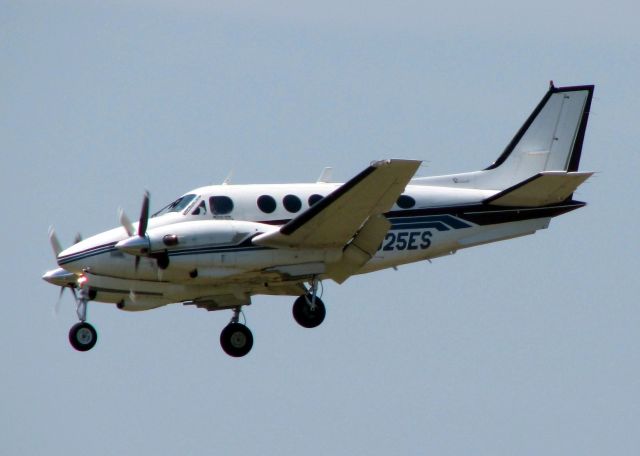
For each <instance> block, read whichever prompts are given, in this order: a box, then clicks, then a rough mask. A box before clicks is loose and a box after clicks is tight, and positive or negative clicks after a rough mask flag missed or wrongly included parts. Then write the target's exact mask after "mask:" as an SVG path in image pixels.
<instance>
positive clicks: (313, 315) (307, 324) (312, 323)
mask: <svg viewBox="0 0 640 456" xmlns="http://www.w3.org/2000/svg"><path fill="white" fill-rule="evenodd" d="M307 300H309V301H311V296H309V295H302V296H300V297H299V298H298V299H296V300H295V302H294V303H293V318H294V319H295V320H296V321H297V322H298V324H299V325H300V326H302V327H304V328H315V327H316V326H319V325H320V323H322V322H323V321H324V316H325V315H326V313H327V311H326V309H325V307H324V303H323V302H322V300H321V299H320V298H318V297H317V296H316V306H315V309H313V310H311V305H310V304H309V302H308V301H307Z"/></svg>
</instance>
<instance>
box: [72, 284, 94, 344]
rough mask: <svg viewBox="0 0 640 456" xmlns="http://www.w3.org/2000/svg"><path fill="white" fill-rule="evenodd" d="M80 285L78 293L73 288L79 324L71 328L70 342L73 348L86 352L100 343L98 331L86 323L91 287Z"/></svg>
mask: <svg viewBox="0 0 640 456" xmlns="http://www.w3.org/2000/svg"><path fill="white" fill-rule="evenodd" d="M83 285H84V283H82V284H80V285H79V286H80V292H79V293H76V291H75V289H74V288H72V289H71V290H72V291H73V296H74V297H75V299H76V313H77V314H78V319H79V320H80V322H79V323H76V324H75V325H73V326H72V327H71V330H70V331H69V342H70V343H71V346H72V347H73V348H75V349H76V350H78V351H81V352H85V351H88V350H91V349H92V348H93V346H94V345H95V344H96V342H97V341H98V333H97V332H96V329H95V328H94V327H93V326H92V325H90V324H89V323H87V322H86V319H87V303H88V302H89V299H90V297H89V287H88V286H83Z"/></svg>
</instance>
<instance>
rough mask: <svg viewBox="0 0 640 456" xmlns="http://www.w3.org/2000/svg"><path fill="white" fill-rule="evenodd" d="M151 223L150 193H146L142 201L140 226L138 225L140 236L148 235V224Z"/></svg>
mask: <svg viewBox="0 0 640 456" xmlns="http://www.w3.org/2000/svg"><path fill="white" fill-rule="evenodd" d="M148 222H149V192H148V191H147V192H144V199H143V200H142V210H141V211H140V224H138V236H144V235H145V234H146V233H147V223H148Z"/></svg>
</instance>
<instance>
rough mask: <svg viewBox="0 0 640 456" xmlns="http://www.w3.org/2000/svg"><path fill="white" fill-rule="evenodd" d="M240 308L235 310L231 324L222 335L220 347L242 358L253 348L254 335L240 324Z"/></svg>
mask: <svg viewBox="0 0 640 456" xmlns="http://www.w3.org/2000/svg"><path fill="white" fill-rule="evenodd" d="M239 320H240V307H236V308H235V309H233V317H231V322H230V323H229V324H228V325H227V326H226V327H225V328H224V329H223V330H222V332H221V333H220V345H221V346H222V349H223V350H224V352H225V353H226V354H227V355H229V356H233V357H234V358H240V357H241V356H244V355H246V354H247V353H249V352H250V351H251V347H253V334H251V330H250V329H249V328H247V327H246V326H245V325H243V324H242V323H240V321H239Z"/></svg>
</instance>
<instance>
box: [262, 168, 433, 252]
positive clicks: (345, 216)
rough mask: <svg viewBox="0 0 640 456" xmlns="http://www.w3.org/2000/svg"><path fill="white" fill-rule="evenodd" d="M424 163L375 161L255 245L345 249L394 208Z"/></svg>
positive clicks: (263, 235)
mask: <svg viewBox="0 0 640 456" xmlns="http://www.w3.org/2000/svg"><path fill="white" fill-rule="evenodd" d="M420 163H421V162H420V161H418V160H384V161H377V162H374V163H372V164H371V166H369V167H368V168H367V169H365V170H364V171H362V172H361V173H360V174H358V175H357V176H355V177H354V178H352V179H351V180H349V181H348V182H346V183H345V184H343V185H342V186H340V187H339V188H337V189H336V190H334V191H333V192H332V193H330V194H329V195H327V196H326V197H324V198H323V199H321V200H320V201H319V202H318V203H316V204H315V205H313V206H312V207H310V208H309V209H307V210H306V211H305V212H303V213H302V214H300V215H299V216H297V217H296V218H294V219H293V220H291V221H290V222H288V223H286V224H285V225H283V226H282V227H281V228H280V229H279V230H276V231H272V232H269V233H265V234H262V235H260V236H257V237H255V238H254V239H253V242H254V244H258V245H264V246H268V247H284V248H309V249H314V248H342V247H344V246H345V245H346V244H347V243H348V242H349V241H350V240H351V239H352V238H353V237H354V235H355V234H356V233H357V232H358V231H359V230H360V229H361V228H362V227H363V225H364V224H365V223H366V222H367V221H368V220H369V218H370V217H372V216H375V215H379V214H383V213H385V212H387V211H388V210H389V209H391V206H393V204H394V203H395V202H396V200H397V199H398V196H400V194H401V193H402V192H403V191H404V189H405V187H406V186H407V183H408V182H409V180H410V179H411V178H412V177H413V175H414V174H415V172H416V170H417V169H418V166H420ZM378 225H379V224H378ZM385 233H386V230H384V233H382V236H384V234H385ZM380 240H381V239H380Z"/></svg>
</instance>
